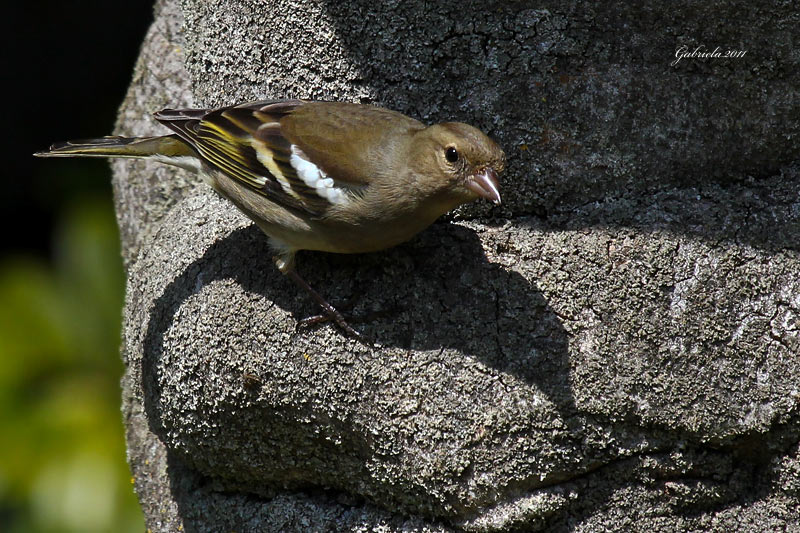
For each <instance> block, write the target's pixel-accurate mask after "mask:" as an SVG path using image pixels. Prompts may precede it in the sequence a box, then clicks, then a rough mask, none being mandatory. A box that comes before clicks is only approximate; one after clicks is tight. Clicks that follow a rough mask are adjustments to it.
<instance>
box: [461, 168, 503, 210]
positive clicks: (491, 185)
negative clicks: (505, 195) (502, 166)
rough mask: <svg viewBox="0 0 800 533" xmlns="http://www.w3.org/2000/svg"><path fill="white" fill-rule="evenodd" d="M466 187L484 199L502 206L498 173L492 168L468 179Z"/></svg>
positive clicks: (485, 169)
mask: <svg viewBox="0 0 800 533" xmlns="http://www.w3.org/2000/svg"><path fill="white" fill-rule="evenodd" d="M465 185H466V187H467V189H469V190H470V191H472V192H474V193H475V194H477V195H478V196H480V197H482V198H486V199H487V200H491V201H492V202H494V203H495V204H497V205H500V190H499V185H498V182H497V172H495V171H494V169H493V168H492V167H486V168H484V169H483V170H479V171H478V172H476V173H475V174H473V175H471V176H470V177H469V178H467V182H466V184H465Z"/></svg>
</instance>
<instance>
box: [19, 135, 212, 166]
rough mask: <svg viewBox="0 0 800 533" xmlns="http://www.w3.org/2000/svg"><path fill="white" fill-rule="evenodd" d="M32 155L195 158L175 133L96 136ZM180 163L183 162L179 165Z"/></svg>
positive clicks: (60, 144)
mask: <svg viewBox="0 0 800 533" xmlns="http://www.w3.org/2000/svg"><path fill="white" fill-rule="evenodd" d="M33 155H35V156H36V157H134V158H142V157H152V156H161V157H159V159H161V160H164V162H165V163H166V162H169V161H166V160H167V159H170V158H180V157H194V158H196V157H198V156H197V152H195V151H194V149H193V148H191V147H190V146H189V145H188V144H186V143H185V142H184V141H182V140H181V139H180V138H179V137H178V136H177V135H164V136H161V137H100V138H98V139H82V140H75V141H66V142H58V143H54V144H53V145H52V146H51V147H50V149H49V150H46V151H42V152H36V153H35V154H33ZM179 166H183V165H179Z"/></svg>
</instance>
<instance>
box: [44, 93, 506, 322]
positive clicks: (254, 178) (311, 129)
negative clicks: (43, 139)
mask: <svg viewBox="0 0 800 533" xmlns="http://www.w3.org/2000/svg"><path fill="white" fill-rule="evenodd" d="M155 118H156V120H158V121H159V122H161V123H162V124H164V125H165V126H167V127H168V128H170V129H171V130H172V131H174V132H175V133H174V134H172V135H164V136H160V137H135V138H126V137H102V138H99V139H87V140H80V141H70V142H64V143H56V144H54V145H52V146H51V147H50V150H49V151H46V152H39V153H36V154H34V155H36V156H40V157H132V158H148V159H153V160H155V161H160V162H162V163H167V164H171V165H175V166H178V167H182V168H186V169H189V170H192V171H195V172H198V173H200V174H201V175H202V176H203V177H204V179H205V180H206V181H207V182H208V183H209V184H210V185H211V186H212V187H213V188H214V189H215V190H216V191H217V192H218V193H219V194H221V195H222V196H224V197H225V198H227V199H229V200H230V201H231V202H233V203H234V205H236V207H238V208H239V209H240V210H241V211H242V212H243V213H244V214H246V215H247V216H248V217H250V218H251V219H252V220H253V221H254V222H255V223H256V224H258V226H259V227H260V228H261V229H262V230H263V231H264V233H266V234H267V236H268V237H269V239H270V243H271V245H272V247H273V248H274V249H275V251H276V254H277V255H276V256H275V258H274V259H275V264H276V265H277V267H278V268H279V269H280V271H281V272H283V273H284V274H286V275H288V276H289V277H290V278H292V280H293V281H294V282H295V283H297V284H298V285H300V286H301V287H303V288H304V289H305V290H306V291H308V292H309V294H310V295H311V296H312V297H313V298H314V300H316V301H317V303H319V305H320V306H322V308H323V309H324V310H325V313H326V315H327V317H328V318H329V319H332V320H334V321H335V322H336V323H337V324H338V325H339V326H340V327H342V328H343V329H344V330H345V331H346V332H348V333H349V334H351V335H353V336H355V337H357V338H361V337H360V335H359V334H358V332H356V331H355V330H354V329H352V328H351V327H350V326H349V325H348V324H347V322H346V321H345V320H344V318H343V317H342V315H341V314H340V313H339V312H338V311H337V310H336V309H335V308H334V307H333V306H332V305H330V304H329V303H328V302H327V301H325V299H324V298H322V296H320V295H319V294H318V293H317V292H316V291H314V290H313V289H312V288H311V287H310V286H309V285H308V284H307V283H306V282H305V281H304V280H303V279H302V278H301V277H300V276H299V275H298V274H297V272H296V271H295V269H294V256H295V253H296V252H297V251H299V250H319V251H323V252H335V253H361V252H371V251H375V250H382V249H384V248H389V247H391V246H394V245H396V244H399V243H401V242H404V241H407V240H409V239H410V238H411V237H413V236H414V235H416V234H417V233H418V232H420V231H421V230H423V229H425V228H426V227H428V226H429V225H430V224H431V223H432V222H433V221H434V220H436V219H437V218H438V217H439V216H441V215H443V214H444V213H446V212H447V211H449V210H451V209H453V208H455V207H457V206H459V205H461V204H463V203H466V202H471V201H473V200H476V199H478V198H486V199H488V200H491V201H492V202H494V203H495V204H499V203H500V192H499V190H498V181H497V175H498V174H499V173H500V172H502V170H503V168H504V166H505V154H504V153H503V150H501V149H500V147H499V146H498V145H497V144H495V143H494V142H493V141H492V140H491V139H489V138H488V137H487V136H486V135H484V134H483V133H482V132H481V131H479V130H477V129H476V128H473V127H472V126H469V125H467V124H462V123H460V122H445V123H441V124H435V125H433V126H425V125H424V124H422V123H421V122H419V121H417V120H414V119H412V118H409V117H407V116H405V115H402V114H400V113H397V112H395V111H390V110H388V109H382V108H379V107H373V106H368V105H361V104H350V103H340V102H313V101H303V100H268V101H261V102H251V103H246V104H242V105H237V106H233V107H224V108H219V109H184V110H172V109H165V110H163V111H159V112H158V113H156V114H155Z"/></svg>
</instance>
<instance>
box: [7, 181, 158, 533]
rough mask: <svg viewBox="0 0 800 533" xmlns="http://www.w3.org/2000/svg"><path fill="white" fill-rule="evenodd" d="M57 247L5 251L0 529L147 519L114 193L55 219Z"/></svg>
mask: <svg viewBox="0 0 800 533" xmlns="http://www.w3.org/2000/svg"><path fill="white" fill-rule="evenodd" d="M56 228H57V229H56V230H55V232H56V234H55V236H54V239H53V247H54V250H53V257H52V261H51V262H49V263H48V262H47V261H45V260H44V259H42V258H38V257H32V256H29V257H25V256H21V255H19V254H17V255H11V256H8V257H5V258H3V259H2V260H0V427H2V431H0V524H2V526H0V529H2V531H6V532H26V533H27V532H78V531H80V532H105V531H109V532H111V531H114V532H127V531H137V532H141V531H143V530H144V523H143V518H142V514H141V511H140V509H139V506H138V503H137V501H136V497H135V495H134V493H133V485H132V483H131V474H130V471H129V469H128V465H127V463H126V462H125V443H124V438H123V424H122V417H121V414H120V385H119V380H120V377H121V375H122V370H123V369H122V363H121V361H120V356H119V346H120V330H121V326H120V323H121V310H122V303H123V290H124V289H123V287H124V275H123V271H122V260H121V258H120V253H119V239H118V234H117V226H116V222H115V220H114V214H113V210H112V205H111V201H110V199H109V198H107V197H95V198H92V197H89V198H86V197H83V198H81V199H79V200H75V201H73V203H72V204H71V205H69V206H68V207H66V208H65V209H64V210H63V211H62V213H61V215H60V216H59V218H58V221H57V224H56Z"/></svg>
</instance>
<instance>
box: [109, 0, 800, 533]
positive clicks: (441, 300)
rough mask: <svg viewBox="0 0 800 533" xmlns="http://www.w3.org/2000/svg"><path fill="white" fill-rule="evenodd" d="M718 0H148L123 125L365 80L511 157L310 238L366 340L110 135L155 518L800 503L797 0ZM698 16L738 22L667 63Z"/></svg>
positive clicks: (386, 518) (131, 408)
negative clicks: (441, 208) (699, 54)
mask: <svg viewBox="0 0 800 533" xmlns="http://www.w3.org/2000/svg"><path fill="white" fill-rule="evenodd" d="M423 4H425V5H423ZM725 6H726V7H724V11H725V12H726V18H718V17H717V15H716V14H717V13H718V12H720V10H722V9H723V7H722V4H721V3H714V2H712V3H710V4H704V5H703V7H696V6H690V5H688V4H686V5H683V4H680V5H670V6H669V7H663V8H662V7H659V8H641V7H633V6H631V7H625V6H619V5H616V6H614V7H613V8H611V7H608V8H597V7H595V8H583V7H578V4H572V3H568V2H561V3H557V2H550V3H546V4H545V5H541V4H537V5H536V6H535V7H533V6H532V5H530V4H528V3H527V2H507V3H502V2H490V3H489V4H486V3H481V4H480V5H479V4H478V3H474V4H473V3H471V2H459V3H451V2H444V3H437V4H435V5H433V4H430V3H422V2H382V3H378V2H370V3H368V2H347V3H343V2H342V3H333V2H331V3H324V2H310V1H304V2H291V3H290V2H250V1H245V0H239V1H230V0H229V1H226V2H222V1H219V2H193V1H190V0H186V1H184V2H183V3H182V8H183V15H181V13H180V12H179V11H178V9H177V6H176V5H175V4H174V2H170V1H163V2H160V3H159V4H158V7H157V12H158V16H157V20H156V23H155V24H154V27H153V29H152V30H151V33H150V34H149V35H148V39H147V42H146V43H145V47H144V48H143V52H142V57H143V60H142V61H141V62H140V64H139V66H138V67H137V73H138V74H137V77H136V78H135V83H134V85H133V87H132V90H131V93H130V94H129V98H128V100H126V103H125V105H124V106H123V113H122V114H121V117H120V125H119V129H120V131H125V132H136V133H145V132H150V131H151V130H150V128H151V126H150V125H147V124H151V123H150V122H147V121H148V120H149V119H146V116H147V114H148V113H149V112H150V111H153V110H155V109H158V108H160V107H164V106H174V107H177V106H179V105H186V104H188V103H190V102H191V101H192V96H191V95H194V100H195V102H196V103H197V104H200V105H217V104H223V103H234V102H237V101H242V100H249V99H253V98H263V97H283V96H286V97H296V96H300V97H315V98H327V99H342V100H351V101H368V102H377V103H380V104H383V105H387V106H389V107H393V108H396V109H399V110H401V111H404V112H407V113H409V114H412V115H414V116H417V117H419V118H422V119H425V120H429V121H434V120H440V119H446V118H456V119H460V120H464V121H466V122H470V123H473V124H476V125H478V126H480V127H482V128H483V129H484V130H486V131H489V132H490V133H491V134H492V135H493V136H494V137H496V138H497V139H498V140H499V141H500V142H501V144H502V145H503V146H504V147H505V148H506V151H507V153H508V155H509V162H510V169H509V171H508V173H507V174H506V175H505V176H504V179H503V183H502V186H503V191H502V192H503V194H504V204H503V206H502V207H501V208H496V209H493V210H490V208H489V207H488V206H487V205H479V204H475V205H472V206H469V207H467V208H464V209H462V210H461V211H460V212H459V213H457V215H456V216H455V217H450V219H451V223H449V224H447V223H440V224H436V225H434V227H432V228H431V229H429V230H428V231H426V232H424V233H423V234H421V235H420V236H419V237H417V238H416V239H414V240H413V241H412V242H410V243H407V244H405V245H403V246H400V247H397V248H395V249H392V250H389V251H386V252H383V253H376V254H368V255H360V256H333V255H325V254H311V253H308V254H301V255H300V257H299V269H300V272H301V274H303V275H304V277H306V279H307V280H308V281H309V283H311V285H312V286H314V287H316V288H318V289H319V290H321V291H322V292H323V293H324V294H325V295H326V296H327V297H329V299H330V300H331V301H332V302H334V303H344V302H348V301H349V302H352V303H353V307H352V309H351V311H350V314H351V315H352V316H354V317H362V318H363V321H362V322H355V325H356V326H357V327H358V328H359V329H360V330H361V331H362V332H363V333H364V334H366V335H367V336H368V337H369V338H371V339H373V340H374V342H375V346H373V347H368V346H364V345H361V344H358V343H356V342H354V341H352V340H349V339H346V338H343V337H342V336H341V335H340V334H339V333H338V332H337V331H336V330H335V329H333V328H332V327H331V326H322V327H319V328H317V329H312V330H301V331H297V330H296V329H295V324H296V321H297V319H298V318H302V317H304V316H306V315H308V314H311V313H314V312H315V311H316V310H315V308H314V306H313V304H312V303H311V302H310V301H308V300H307V298H306V296H305V295H303V294H300V293H299V292H298V291H297V290H296V289H295V288H294V287H293V286H292V285H291V284H290V283H289V282H288V281H287V280H285V279H283V278H282V277H281V276H280V274H278V273H277V271H276V270H275V269H274V268H273V267H272V265H271V262H270V259H269V258H270V256H271V253H270V251H269V249H268V247H267V243H266V239H265V238H264V237H263V235H261V234H260V233H259V232H258V230H257V229H255V228H254V227H252V226H251V225H250V224H249V222H248V221H247V219H245V218H244V217H243V216H241V215H239V214H238V213H237V212H236V211H235V210H234V209H233V208H232V207H231V206H230V204H228V203H227V202H225V201H224V200H221V199H219V198H217V197H216V196H214V195H213V193H211V192H210V191H208V190H206V189H204V188H203V186H202V185H198V186H197V188H195V187H194V186H193V181H192V179H191V177H189V176H185V175H183V174H178V173H166V171H160V170H159V171H156V168H157V167H155V166H146V165H140V166H124V165H122V164H120V165H118V166H117V167H116V170H117V178H116V180H115V185H116V189H117V198H118V201H119V203H120V205H119V206H118V212H119V213H120V223H121V226H122V231H123V236H124V245H125V247H126V259H127V261H128V264H129V283H128V293H127V305H126V313H125V345H124V348H123V355H124V357H125V360H126V364H127V368H128V372H127V374H126V377H125V380H124V387H125V399H124V412H125V414H126V417H127V421H128V428H129V429H128V442H129V454H130V459H131V464H132V467H133V470H134V474H135V479H136V486H137V490H138V492H139V494H140V497H141V499H142V503H143V507H144V509H145V515H146V517H147V525H148V528H150V529H151V530H153V531H175V530H178V529H179V528H183V529H184V530H187V531H221V530H236V531H386V532H390V531H408V532H410V531H420V532H422V531H437V532H438V531H453V530H456V531H457V530H468V531H509V530H514V529H516V530H547V531H562V530H570V531H586V532H588V531H605V530H609V529H616V530H620V529H621V530H627V531H676V530H708V531H731V530H741V531H745V530H746V531H774V530H782V529H786V530H789V531H797V530H798V524H800V511H799V510H798V508H799V505H798V498H800V451H799V448H798V442H800V424H799V422H800V413H798V408H799V407H800V386H799V385H798V383H800V361H799V360H798V352H800V276H798V272H800V256H798V236H799V235H800V193H798V191H800V165H798V164H797V163H792V160H793V159H796V158H797V154H798V153H800V150H798V148H800V146H799V145H800V140H799V139H800V137H798V135H797V134H798V129H800V124H798V121H797V117H798V116H799V115H800V113H798V111H799V110H800V102H799V101H798V89H797V87H798V81H800V80H798V72H800V71H798V69H797V67H798V66H800V65H798V63H799V62H800V58H799V57H798V55H797V53H796V51H794V50H793V48H792V35H793V33H792V32H794V31H795V30H794V29H793V28H795V27H796V24H797V22H798V20H797V17H798V15H797V14H796V13H794V12H793V11H792V9H791V6H790V5H789V4H788V3H787V4H769V5H767V4H765V5H764V6H760V5H752V4H744V3H734V4H729V3H726V4H725ZM182 16H183V17H185V24H186V26H185V31H181V30H180V24H181V17H182ZM727 20H730V21H731V22H726V21H727ZM742 20H747V21H748V23H747V24H742V22H741V21H742ZM733 21H735V22H733ZM653 28H657V29H653ZM183 43H185V45H184V44H183ZM699 43H704V44H705V45H706V46H707V47H709V48H711V49H713V48H714V47H715V46H717V45H719V46H723V47H730V48H744V49H747V50H748V52H747V54H746V55H745V56H744V57H743V58H739V59H729V60H722V59H714V60H698V59H689V58H686V59H683V60H682V61H681V62H679V64H678V65H676V66H671V65H670V62H672V61H673V60H674V59H675V57H674V54H675V50H676V48H677V47H678V46H680V45H682V44H688V45H690V47H693V46H695V45H696V44H699ZM181 52H185V56H184V55H183V54H182V53H181ZM184 60H185V67H186V70H185V71H183V70H182V69H183V66H182V64H181V61H184ZM183 76H185V77H183ZM188 80H191V95H190V93H189V91H188V90H187V89H186V87H187V86H186V85H185V83H186V82H187V81H188ZM173 93H174V94H173ZM152 131H156V130H155V128H154V129H153V130H152ZM156 172H159V173H160V172H165V173H164V174H163V175H161V174H156ZM170 172H171V171H170Z"/></svg>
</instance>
